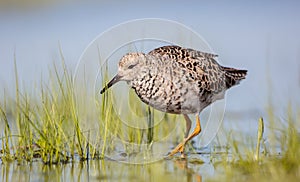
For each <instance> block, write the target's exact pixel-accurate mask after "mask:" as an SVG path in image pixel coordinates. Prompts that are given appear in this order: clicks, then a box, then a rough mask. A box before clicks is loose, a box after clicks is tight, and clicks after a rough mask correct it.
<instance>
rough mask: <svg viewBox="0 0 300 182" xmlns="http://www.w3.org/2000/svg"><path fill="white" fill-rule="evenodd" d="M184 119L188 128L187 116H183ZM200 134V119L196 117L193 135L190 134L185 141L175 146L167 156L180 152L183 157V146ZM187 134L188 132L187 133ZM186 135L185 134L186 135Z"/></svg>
mask: <svg viewBox="0 0 300 182" xmlns="http://www.w3.org/2000/svg"><path fill="white" fill-rule="evenodd" d="M184 118H185V120H186V125H187V126H190V122H191V121H190V119H189V118H188V116H187V115H184ZM200 132H201V124H200V118H199V115H198V114H197V115H196V128H195V129H194V131H193V133H192V134H190V135H189V136H187V137H185V139H184V140H183V141H182V142H181V143H180V144H178V145H177V147H175V148H174V149H173V150H172V151H171V152H170V154H169V156H172V155H174V154H176V153H177V152H180V153H181V154H182V155H183V152H184V146H185V144H186V143H187V142H188V141H190V140H191V139H192V138H194V137H195V136H197V135H198V134H199V133H200ZM187 133H188V132H187ZM186 135H187V134H186Z"/></svg>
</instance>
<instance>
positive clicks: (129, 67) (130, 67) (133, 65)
mask: <svg viewBox="0 0 300 182" xmlns="http://www.w3.org/2000/svg"><path fill="white" fill-rule="evenodd" d="M135 65H137V64H132V65H129V66H128V69H132V68H133V67H135Z"/></svg>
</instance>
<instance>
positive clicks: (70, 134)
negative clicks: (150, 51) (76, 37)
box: [0, 56, 300, 181]
mask: <svg viewBox="0 0 300 182" xmlns="http://www.w3.org/2000/svg"><path fill="white" fill-rule="evenodd" d="M61 67H62V68H61V69H62V70H60V69H59V67H57V66H56V65H55V64H54V67H53V70H50V75H52V76H51V81H50V82H49V83H47V84H44V83H41V85H40V87H39V89H37V90H36V93H34V94H33V96H31V95H30V94H29V93H27V92H26V91H25V90H22V91H21V90H20V87H19V79H18V78H19V77H18V70H17V64H16V60H15V78H16V79H15V96H13V97H12V96H10V95H7V96H6V97H5V98H3V101H1V103H0V120H1V127H2V128H1V137H0V139H1V154H0V157H1V161H2V163H8V162H10V161H17V162H18V163H23V162H26V161H29V162H32V161H35V160H38V161H42V162H43V163H44V164H59V163H67V162H73V161H74V160H78V161H79V160H80V161H85V160H89V159H95V158H98V159H104V157H105V154H107V153H109V152H113V151H116V150H120V148H117V147H120V146H117V145H121V147H122V148H123V149H124V151H125V153H127V154H130V153H132V152H134V151H135V150H145V148H143V147H140V146H142V145H143V146H147V148H146V149H149V150H150V149H151V147H152V144H153V143H154V142H156V141H159V139H161V138H165V137H166V135H167V134H169V131H170V130H172V129H176V128H175V121H174V120H176V116H175V115H168V114H164V115H163V116H162V115H161V113H158V112H157V111H154V110H153V109H151V108H149V107H145V105H142V104H141V102H137V98H136V96H135V95H134V93H133V92H130V93H129V100H130V106H131V109H132V110H133V111H134V112H135V114H136V115H139V116H147V117H146V118H145V124H146V125H147V127H146V128H147V129H139V128H135V127H130V126H128V125H126V124H124V122H122V121H121V119H120V118H119V115H118V113H117V112H118V110H116V108H114V105H113V103H115V102H116V99H117V98H115V95H114V94H113V92H106V93H105V94H103V95H101V96H99V97H100V98H99V100H97V99H95V100H94V102H95V103H96V107H97V109H96V110H95V111H94V110H93V111H91V110H92V109H86V108H87V107H89V106H85V105H84V104H82V103H81V102H80V101H79V100H78V99H77V98H78V96H76V92H75V86H74V78H73V77H72V74H71V72H70V71H69V70H68V69H67V67H66V65H65V63H64V58H63V56H62V66H61ZM106 73H107V72H105V73H103V75H102V78H103V80H102V83H106V82H107V80H108V76H107V74H106ZM81 94H83V96H82V98H86V97H87V96H88V95H89V93H85V92H81ZM79 97H81V96H79ZM81 107H83V108H85V110H84V112H82V111H81V110H80V109H79V108H81ZM90 112H93V113H90ZM268 113H269V116H268V117H265V118H264V120H267V121H268V126H266V125H265V124H264V120H263V119H262V118H261V119H259V120H258V136H257V139H256V138H251V139H250V140H251V141H250V143H252V144H253V145H250V146H249V145H248V144H245V145H243V144H242V143H241V142H240V140H236V139H235V138H233V137H232V135H230V134H229V135H228V136H227V137H228V146H229V147H228V148H226V152H224V153H221V154H219V155H220V156H221V159H220V160H219V159H215V158H213V159H211V163H212V164H213V165H214V167H215V168H216V169H217V171H218V170H219V172H218V174H219V175H216V176H215V178H214V177H212V178H210V180H212V181H214V180H219V179H223V180H225V181H241V180H247V181H255V180H259V181H270V180H271V181H282V180H291V181H299V180H300V167H299V166H300V160H299V159H300V136H299V131H298V129H299V128H297V127H298V126H297V125H296V124H295V123H299V122H300V121H299V120H300V118H299V114H298V115H297V116H296V117H294V114H293V113H292V108H291V107H289V108H288V111H287V119H286V120H284V121H283V120H282V119H280V118H276V115H275V114H274V110H273V109H272V108H270V109H269V110H268ZM91 115H93V116H91ZM95 116H96V117H95ZM90 118H91V119H90ZM128 118H129V119H130V116H128ZM91 120H95V121H94V122H95V123H96V125H95V127H94V130H96V131H97V132H96V133H97V135H94V134H93V132H95V131H93V130H91V129H86V127H84V126H85V125H88V124H90V123H89V122H90V121H91ZM157 120H162V121H161V122H160V123H159V125H157V123H155V121H157ZM283 123H286V124H283ZM276 126H277V127H276ZM87 128H89V127H87ZM181 129H182V130H180V132H179V134H178V132H177V135H176V136H178V137H177V138H176V136H175V139H174V140H173V141H172V142H173V143H174V145H175V144H176V142H178V141H179V140H180V139H181V138H182V136H183V133H184V127H182V128H181ZM266 130H268V138H269V140H268V141H266V140H265V137H264V136H263V134H265V132H264V131H266ZM115 138H118V139H119V141H121V142H119V143H116V140H115ZM246 140H249V138H245V139H244V140H242V141H246ZM247 143H249V141H248V142H247ZM278 144H279V145H278ZM116 146H117V147H116ZM274 146H276V147H274ZM139 147H140V148H139ZM278 147H279V152H276V151H277V150H278ZM213 154H214V152H212V155H213ZM218 158H219V157H218ZM202 163H203V162H200V163H199V164H198V163H197V162H196V163H195V162H193V165H202ZM189 170H190V169H189Z"/></svg>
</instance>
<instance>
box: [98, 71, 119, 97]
mask: <svg viewBox="0 0 300 182" xmlns="http://www.w3.org/2000/svg"><path fill="white" fill-rule="evenodd" d="M121 78H122V77H121V76H119V75H116V76H115V77H114V78H113V79H112V80H110V82H108V84H107V85H106V86H105V87H104V88H103V89H102V90H101V91H100V94H103V93H104V92H105V91H106V90H107V89H108V88H109V87H111V86H113V85H114V84H115V83H117V82H118V81H120V80H121Z"/></svg>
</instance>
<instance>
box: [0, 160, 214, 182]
mask: <svg viewBox="0 0 300 182" xmlns="http://www.w3.org/2000/svg"><path fill="white" fill-rule="evenodd" d="M197 162H199V163H197ZM0 171H1V181H102V180H103V181H201V180H205V179H207V178H209V177H211V176H212V174H213V173H214V167H213V165H212V164H203V163H202V159H199V158H195V157H194V156H191V159H189V160H182V159H175V160H163V161H159V162H156V163H151V164H137V165H134V164H131V165H129V164H123V163H119V162H116V161H111V160H90V161H88V162H74V163H68V164H58V165H44V164H42V163H41V162H33V163H25V164H21V165H20V164H17V163H16V162H13V163H7V164H5V165H0Z"/></svg>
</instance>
